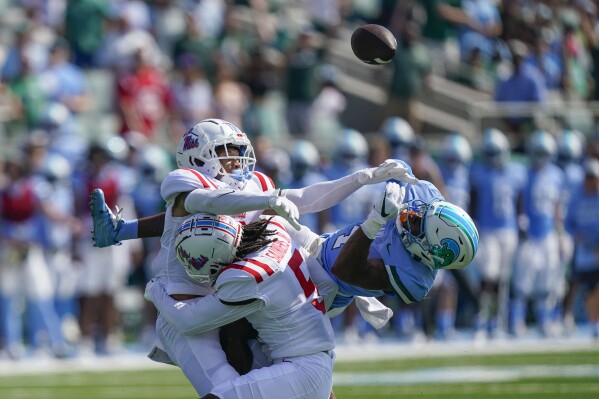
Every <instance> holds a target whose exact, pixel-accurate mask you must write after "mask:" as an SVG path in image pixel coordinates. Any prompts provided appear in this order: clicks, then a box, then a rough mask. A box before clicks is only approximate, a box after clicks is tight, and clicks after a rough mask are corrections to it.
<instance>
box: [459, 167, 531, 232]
mask: <svg viewBox="0 0 599 399" xmlns="http://www.w3.org/2000/svg"><path fill="white" fill-rule="evenodd" d="M525 183H526V169H525V167H524V166H523V165H518V164H513V163H508V164H507V165H506V167H505V168H503V169H497V168H492V167H489V166H487V165H485V164H475V165H473V166H472V170H471V174H470V184H471V186H472V190H473V191H474V192H476V197H475V198H474V200H475V201H476V203H473V204H472V205H473V206H474V208H475V214H474V215H472V218H473V219H474V220H475V221H476V226H477V227H478V229H479V230H495V229H500V228H511V229H514V230H515V229H517V227H518V225H517V211H516V200H517V198H518V195H519V193H520V192H521V190H522V189H523V187H524V184H525Z"/></svg>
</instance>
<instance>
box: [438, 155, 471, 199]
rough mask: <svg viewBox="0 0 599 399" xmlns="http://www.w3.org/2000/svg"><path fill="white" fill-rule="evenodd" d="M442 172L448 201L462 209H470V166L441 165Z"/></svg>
mask: <svg viewBox="0 0 599 399" xmlns="http://www.w3.org/2000/svg"><path fill="white" fill-rule="evenodd" d="M441 174H442V175H443V181H444V182H445V197H446V199H447V201H449V202H451V203H452V204H454V205H457V206H459V207H460V208H462V209H468V206H469V205H470V176H469V174H470V171H469V168H468V166H466V165H459V166H457V167H450V166H447V165H441Z"/></svg>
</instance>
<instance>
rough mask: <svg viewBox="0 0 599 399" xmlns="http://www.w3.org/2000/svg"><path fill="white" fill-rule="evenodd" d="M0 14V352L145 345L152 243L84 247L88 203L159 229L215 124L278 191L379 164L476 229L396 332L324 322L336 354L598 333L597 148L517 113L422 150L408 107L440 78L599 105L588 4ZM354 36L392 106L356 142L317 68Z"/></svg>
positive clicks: (331, 82) (215, 5)
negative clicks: (419, 343) (367, 38)
mask: <svg viewBox="0 0 599 399" xmlns="http://www.w3.org/2000/svg"><path fill="white" fill-rule="evenodd" d="M0 9H1V10H2V13H0V14H1V15H0V122H1V123H0V349H1V350H2V352H1V355H0V356H7V357H9V358H12V359H18V358H21V357H23V356H27V355H28V354H33V355H37V354H39V355H48V354H50V355H51V356H55V357H59V358H60V357H69V356H75V355H83V354H90V355H92V354H109V353H114V352H117V351H119V350H122V346H123V344H124V343H131V342H138V343H141V345H145V346H147V347H149V345H150V343H151V341H152V339H153V334H154V333H153V330H154V320H155V313H154V310H153V307H152V306H151V304H149V303H147V302H144V300H143V297H142V293H143V289H144V287H145V282H146V281H147V280H148V279H150V278H151V277H152V276H153V275H154V271H153V270H152V265H151V260H152V259H153V257H154V254H155V253H156V251H157V250H158V248H159V245H160V244H159V241H158V240H156V239H148V240H143V241H141V240H139V241H138V242H136V241H128V242H126V243H124V244H123V245H120V246H113V247H110V248H105V249H98V248H94V247H93V246H92V240H91V233H90V230H91V219H90V215H89V211H88V204H87V203H88V200H89V194H90V192H91V190H92V189H93V188H96V187H100V188H102V189H103V190H104V193H105V195H106V200H107V203H108V204H109V205H110V206H111V208H112V209H115V206H116V205H118V206H119V207H120V208H122V209H123V211H122V212H123V215H124V216H125V218H127V219H132V218H135V217H144V216H149V215H153V214H155V213H158V212H161V211H162V210H163V208H164V203H163V201H162V199H161V198H160V193H159V187H160V182H161V181H162V179H163V177H164V176H165V174H166V173H167V172H168V171H169V170H171V169H173V168H174V167H175V164H174V162H173V159H174V149H175V147H176V143H177V142H178V141H179V139H180V138H181V137H182V135H183V133H184V132H185V131H186V130H187V129H189V128H190V127H191V126H193V125H194V124H195V123H196V122H198V121H200V120H202V119H205V118H209V117H216V118H222V119H225V120H227V121H230V122H232V123H234V124H236V125H237V126H239V127H241V128H242V129H243V130H244V131H245V132H246V133H247V134H248V136H249V137H250V139H251V140H252V143H253V146H254V149H255V151H256V157H257V159H258V169H260V170H262V171H264V172H265V173H267V174H268V175H269V176H270V177H272V178H273V180H274V181H275V183H276V185H277V186H278V187H291V188H293V187H303V186H306V185H310V184H313V183H315V182H318V181H321V180H324V179H335V178H338V177H340V176H343V175H346V174H349V173H352V172H353V171H355V170H357V169H359V168H363V167H367V166H377V165H379V164H380V163H381V162H383V161H384V160H385V159H387V158H390V157H392V158H397V159H402V160H406V161H408V162H409V164H410V165H411V166H412V168H413V170H414V173H415V174H416V176H417V177H419V178H421V179H426V180H430V181H432V182H433V183H434V184H435V185H436V186H437V187H438V188H439V189H440V191H441V192H442V193H444V195H445V196H446V198H447V199H448V200H449V201H451V202H454V203H456V204H457V205H459V206H461V207H463V208H464V209H469V211H470V213H471V215H472V216H473V218H474V219H475V221H476V223H477V227H478V228H479V231H480V235H481V247H480V249H479V252H480V253H479V255H478V256H477V258H476V259H475V263H474V264H472V265H471V266H469V267H468V268H467V269H466V270H464V271H463V272H455V273H454V272H443V273H441V274H439V277H438V279H437V282H436V285H435V288H434V290H433V291H432V292H431V295H430V298H428V299H427V300H425V301H424V302H422V303H420V304H417V305H410V306H406V305H402V304H400V303H394V302H390V301H387V305H388V306H390V307H391V308H393V309H394V311H395V316H394V318H393V320H392V323H390V325H389V326H388V327H386V328H384V329H383V330H377V331H375V330H372V329H371V328H370V327H369V325H368V324H366V323H365V322H364V321H363V320H361V318H360V316H359V314H357V312H356V311H355V310H354V309H353V308H349V309H348V310H347V311H346V312H345V313H344V314H343V315H342V316H339V317H337V318H335V319H334V326H335V328H336V331H337V332H338V333H339V336H340V337H341V338H344V339H346V340H349V341H350V342H351V341H356V340H360V339H381V338H384V337H397V338H402V339H426V338H428V339H445V340H450V339H452V338H453V337H455V333H456V330H457V329H466V330H468V331H471V332H472V337H473V338H476V339H479V338H480V339H491V338H494V337H497V336H498V335H501V334H510V335H512V336H522V335H523V334H525V333H526V329H527V328H528V327H531V326H534V327H536V328H538V330H539V333H540V334H542V335H543V336H557V335H560V334H570V333H573V332H574V331H575V329H576V324H577V323H585V324H588V325H590V326H591V328H592V329H594V330H593V331H594V334H595V336H596V337H599V227H596V226H599V220H598V219H599V199H598V198H599V166H598V164H597V162H598V161H593V159H599V133H596V132H595V130H594V129H587V130H584V129H583V130H582V131H578V130H576V129H574V127H573V126H569V125H568V123H567V121H563V120H557V121H555V122H556V123H554V124H551V125H550V126H551V129H546V128H545V127H546V126H545V125H544V124H543V123H539V121H538V120H535V119H534V118H528V117H523V116H520V115H514V116H510V117H506V118H504V119H503V120H502V121H498V125H497V126H496V128H493V129H486V130H485V131H481V132H477V136H476V138H472V137H467V136H465V135H462V134H460V133H459V132H456V133H451V134H447V135H446V137H445V138H444V139H443V140H442V141H439V142H437V143H432V142H431V141H430V140H428V134H429V133H436V132H431V131H427V130H426V129H427V128H429V129H430V127H427V125H426V121H423V120H422V116H421V115H419V109H418V107H417V106H416V101H417V100H419V99H421V98H422V97H423V96H426V93H427V90H429V88H428V84H429V78H430V77H431V76H433V75H434V76H439V77H444V78H446V79H450V80H453V81H455V82H458V83H461V84H464V85H468V86H470V87H471V88H473V89H475V90H478V91H481V92H486V93H490V94H492V95H493V97H494V98H495V100H496V101H498V102H519V101H526V102H531V103H543V102H544V101H547V100H548V99H550V98H556V97H559V98H561V99H564V100H571V99H577V100H579V101H594V100H596V99H599V90H596V89H595V82H596V81H599V80H597V79H599V74H598V72H597V71H599V68H595V64H596V63H597V62H599V58H598V57H599V52H598V51H597V49H599V9H597V6H596V5H595V3H594V2H592V1H584V0H583V1H565V0H564V1H560V0H545V1H527V0H504V1H500V0H420V1H417V0H406V1H403V0H402V1H394V0H379V1H370V2H360V1H350V0H245V1H244V0H229V1H226V0H146V1H142V0H55V1H44V0H0ZM363 23H379V24H382V25H384V26H387V27H388V28H389V29H390V30H391V31H392V32H393V33H394V34H395V36H396V38H397V41H398V50H397V55H396V57H395V58H394V60H393V61H392V62H391V63H390V64H389V65H388V66H386V67H385V68H389V70H390V71H391V74H390V76H391V77H390V80H389V82H388V87H387V93H386V94H387V100H386V103H385V105H384V106H382V107H381V109H380V115H364V116H363V117H364V118H374V119H375V120H376V122H377V123H376V125H377V126H380V128H378V129H376V130H375V131H371V132H360V131H358V130H356V129H355V128H354V127H352V126H347V125H346V124H345V123H344V122H343V120H344V118H343V113H344V111H345V110H346V106H347V102H348V101H349V100H348V98H347V97H346V95H345V94H344V92H343V90H342V85H341V84H340V80H341V78H340V77H341V75H342V73H341V70H342V69H343V68H341V67H342V66H341V65H335V64H334V63H332V62H331V57H330V52H331V47H332V46H334V43H335V41H338V40H347V37H346V36H344V32H347V31H349V32H351V30H352V29H353V28H354V27H356V26H358V25H360V24H363ZM541 122H543V121H541ZM594 122H595V121H593V126H594ZM547 126H549V125H547ZM473 153H476V154H479V156H473ZM547 181H550V182H551V184H549V183H547ZM380 188H381V187H368V188H367V187H364V188H362V189H361V190H359V191H357V192H356V193H355V194H353V195H352V196H351V197H350V198H348V199H347V200H346V201H344V202H343V203H341V204H339V205H338V206H336V207H334V208H332V209H330V210H328V211H324V212H321V213H319V214H312V215H302V218H301V220H300V221H301V222H302V223H303V224H305V225H306V226H308V227H310V228H311V229H312V230H313V231H315V232H318V233H324V232H331V231H333V230H335V229H337V228H339V227H343V226H345V225H347V224H349V223H353V222H355V221H358V220H361V219H363V218H365V217H366V215H367V214H368V212H369V210H370V207H371V205H372V198H374V197H373V195H374V194H373V191H372V190H375V191H376V190H379V189H380ZM573 193H574V194H573ZM593 201H594V202H593Z"/></svg>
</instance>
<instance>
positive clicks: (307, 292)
mask: <svg viewBox="0 0 599 399" xmlns="http://www.w3.org/2000/svg"><path fill="white" fill-rule="evenodd" d="M268 229H272V230H275V231H276V241H274V242H272V243H270V244H268V245H266V246H265V247H264V248H262V249H261V250H259V251H257V252H255V253H253V254H252V255H250V256H248V258H246V259H243V260H241V261H237V262H235V263H233V264H231V265H229V266H226V267H225V268H224V269H223V271H222V272H221V274H220V275H219V277H218V278H217V280H216V283H215V288H216V294H215V295H216V297H217V298H218V299H219V300H220V302H221V303H224V304H229V303H230V304H233V303H238V304H239V303H244V301H245V302H248V301H251V300H252V299H258V300H260V301H262V302H263V306H262V307H261V308H260V309H259V310H257V311H255V312H253V313H251V314H248V315H246V318H247V320H248V321H249V322H250V323H251V324H252V326H254V328H255V329H256V330H257V331H258V336H259V338H260V340H261V341H262V342H264V343H265V344H266V345H267V346H268V348H269V350H270V351H271V357H272V358H273V359H279V358H283V357H293V356H301V355H308V354H313V353H317V352H322V351H328V350H331V349H333V348H334V346H335V344H334V333H333V330H332V327H331V323H330V322H329V319H328V317H327V316H326V315H325V306H324V301H323V299H322V298H321V297H320V296H319V294H318V290H317V289H316V286H315V285H314V283H313V282H312V280H311V279H310V275H309V272H308V266H307V265H306V262H305V257H306V256H307V255H306V253H305V252H303V249H302V248H301V247H300V246H299V245H297V244H296V243H295V242H292V241H291V238H290V237H289V234H288V233H287V232H286V231H285V229H284V227H283V226H282V225H281V224H279V223H278V222H276V218H275V219H273V220H271V222H270V224H269V226H268Z"/></svg>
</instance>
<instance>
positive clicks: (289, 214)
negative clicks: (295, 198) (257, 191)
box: [268, 195, 302, 230]
mask: <svg viewBox="0 0 599 399" xmlns="http://www.w3.org/2000/svg"><path fill="white" fill-rule="evenodd" d="M268 207H269V208H270V209H272V210H274V211H275V212H276V213H277V214H278V215H279V216H281V217H282V218H283V219H285V220H287V221H288V222H289V224H290V225H291V226H293V228H294V229H296V230H300V229H301V227H302V226H301V225H300V224H299V222H298V220H299V210H298V209H297V206H296V205H295V204H294V203H293V202H291V200H289V199H287V198H285V197H279V196H278V195H273V196H272V197H270V198H269V199H268Z"/></svg>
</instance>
